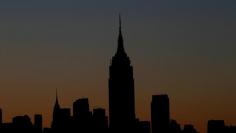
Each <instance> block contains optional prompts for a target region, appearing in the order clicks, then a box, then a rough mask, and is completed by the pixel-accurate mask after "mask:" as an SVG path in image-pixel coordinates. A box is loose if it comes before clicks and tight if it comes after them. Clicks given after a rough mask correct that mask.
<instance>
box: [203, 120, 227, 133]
mask: <svg viewBox="0 0 236 133" xmlns="http://www.w3.org/2000/svg"><path fill="white" fill-rule="evenodd" d="M207 132H208V133H225V122H224V120H209V121H208V124H207Z"/></svg>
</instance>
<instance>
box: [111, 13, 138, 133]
mask: <svg viewBox="0 0 236 133" xmlns="http://www.w3.org/2000/svg"><path fill="white" fill-rule="evenodd" d="M109 70H110V71H109V72H110V73H109V123H110V129H111V130H112V131H113V132H119V131H124V130H132V129H133V127H134V123H135V97H134V78H133V67H132V66H131V64H130V59H129V57H128V56H127V54H126V52H125V49H124V41H123V36H122V29H121V18H120V17H119V36H118V47H117V51H116V53H115V55H114V56H113V58H112V62H111V65H110V68H109Z"/></svg>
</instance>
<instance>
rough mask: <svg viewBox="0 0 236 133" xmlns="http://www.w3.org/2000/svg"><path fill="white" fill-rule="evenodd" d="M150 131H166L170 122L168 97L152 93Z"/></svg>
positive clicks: (159, 132)
mask: <svg viewBox="0 0 236 133" xmlns="http://www.w3.org/2000/svg"><path fill="white" fill-rule="evenodd" d="M151 123H152V133H167V132H168V130H169V124H170V111H169V98H168V96H167V95H153V96H152V102H151Z"/></svg>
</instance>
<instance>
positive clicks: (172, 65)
mask: <svg viewBox="0 0 236 133" xmlns="http://www.w3.org/2000/svg"><path fill="white" fill-rule="evenodd" d="M172 2H173V1H172ZM185 2H186V1H185ZM201 2H202V1H199V2H186V3H184V2H180V3H174V4H169V3H167V2H166V3H165V2H164V3H163V1H160V2H150V3H146V2H144V1H139V2H137V4H135V6H132V3H133V2H131V1H128V2H121V3H119V2H107V5H106V4H105V5H103V4H104V3H106V2H105V1H102V2H101V3H100V4H98V3H96V2H95V3H96V4H98V8H97V5H96V4H92V5H91V4H90V3H89V2H81V3H80V2H78V3H77V2H71V1H70V2H67V3H66V4H65V2H62V1H61V2H59V3H58V4H57V5H55V8H54V7H53V6H52V5H51V4H52V3H50V2H49V3H47V4H45V2H35V3H34V2H32V3H28V2H22V3H21V2H16V3H15V4H11V3H7V2H6V3H5V2H1V6H2V8H1V9H2V12H1V14H0V15H1V17H2V18H3V21H2V22H1V23H0V26H1V28H2V31H1V32H0V33H1V39H0V41H1V42H0V43H1V50H0V53H1V54H0V57H1V74H2V76H1V79H0V83H1V95H0V105H1V107H2V108H3V113H4V120H6V121H10V120H11V118H12V116H15V115H22V114H24V113H27V114H30V116H31V117H33V114H34V113H42V114H43V116H45V118H46V119H44V121H45V122H44V124H45V123H46V124H45V125H49V123H50V122H48V121H49V120H50V119H51V112H50V111H49V110H48V108H50V107H51V106H52V105H53V104H54V93H55V88H58V91H59V98H60V99H61V101H62V103H61V104H62V105H63V106H69V107H71V106H72V104H71V103H72V101H73V100H74V99H77V98H78V97H88V98H90V101H91V105H92V107H96V106H102V107H104V108H106V110H107V109H108V102H107V101H108V97H107V95H108V94H107V92H106V91H107V78H108V74H107V71H108V67H109V64H110V62H109V59H110V57H111V56H112V55H113V54H114V51H115V49H116V48H115V45H114V44H115V43H116V41H115V40H116V38H117V33H116V32H114V31H117V14H118V13H117V11H120V10H122V12H121V13H122V16H123V18H124V20H125V22H124V29H125V30H124V31H123V33H124V39H125V41H126V44H127V45H126V50H127V52H128V53H129V56H130V57H131V60H132V65H133V66H135V69H134V74H135V75H134V77H135V79H136V80H135V85H136V104H135V105H136V110H137V111H136V113H137V116H138V117H139V118H141V119H142V120H150V116H151V115H150V110H149V103H150V101H151V95H153V94H162V93H166V94H168V95H169V97H170V105H171V109H170V110H171V114H172V116H173V117H174V118H175V119H177V120H178V122H180V123H181V124H185V123H192V124H194V125H195V126H196V127H197V129H200V130H201V131H205V130H206V129H205V128H206V127H205V125H206V124H207V120H208V119H214V118H215V119H224V120H226V123H227V124H229V125H230V124H234V123H235V121H236V118H235V111H236V109H235V106H232V104H233V103H234V102H235V101H236V100H235V98H234V96H235V83H234V82H235V75H236V74H235V64H236V63H235V53H234V49H235V45H234V44H235V42H236V41H235V38H234V34H235V24H234V23H235V19H234V18H235V17H234V14H235V12H234V10H233V8H232V7H231V6H230V5H234V4H232V3H231V4H230V2H229V1H226V2H219V1H216V2H215V4H213V5H209V4H208V3H210V2H212V1H211V0H208V1H207V2H206V3H205V4H203V6H201V5H200V4H201ZM72 3H73V4H74V5H76V6H78V7H76V6H72ZM44 4H45V5H44ZM63 4H65V6H62V5H63ZM185 4H186V5H185ZM190 4H193V5H194V6H189V5H190ZM116 5H118V6H116ZM142 5H145V7H144V6H142ZM3 6H4V7H3ZM82 6H85V7H90V8H89V9H85V8H81V7H82ZM167 6H168V8H167ZM32 7H34V8H32ZM49 7H53V8H49ZM69 7H72V8H71V10H69ZM120 7H121V8H120ZM149 7H150V8H149ZM157 7H162V8H157ZM196 7H197V8H198V7H199V10H198V9H197V8H196ZM119 8H120V9H119ZM226 8H227V10H226ZM77 9H78V10H77ZM208 9H209V10H208ZM74 10H75V11H74ZM176 10H177V11H176ZM87 11H89V12H87ZM175 11H176V12H175ZM188 11H190V12H188ZM104 12H107V13H105V14H104ZM188 13H189V14H188ZM219 97H220V99H219ZM20 103H21V104H20ZM32 103H36V105H37V106H34V105H33V104H32ZM19 105H21V106H22V107H19ZM199 108H201V110H198V109H199ZM37 111H38V112H37Z"/></svg>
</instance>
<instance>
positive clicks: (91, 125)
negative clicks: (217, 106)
mask: <svg viewBox="0 0 236 133" xmlns="http://www.w3.org/2000/svg"><path fill="white" fill-rule="evenodd" d="M109 76H110V77H109V80H108V86H109V87H108V88H109V117H107V116H106V110H105V109H103V108H95V109H93V111H92V112H91V111H90V105H89V100H88V98H80V99H78V100H76V101H75V102H74V103H73V111H72V112H73V114H71V109H70V108H63V107H61V106H60V103H59V99H58V93H57V90H56V99H55V104H54V107H53V111H52V113H53V115H52V116H53V117H52V123H51V127H50V128H44V127H43V117H42V115H41V114H35V116H34V123H32V122H31V119H30V117H29V116H28V115H23V116H15V117H13V119H12V123H4V122H3V120H2V109H0V132H3V133H8V132H25V133H34V132H35V133H41V132H43V133H66V132H69V133H70V132H71V133H73V132H83V133H92V132H104V133H107V132H108V133H119V132H137V133H150V132H151V133H198V131H197V129H195V127H194V126H193V125H191V124H186V125H184V127H183V128H181V126H180V125H179V124H178V123H177V121H176V120H174V119H173V118H172V117H171V116H170V107H169V106H170V104H169V97H168V95H165V94H160V95H156V94H154V95H153V96H152V102H151V104H150V108H151V121H140V119H139V118H137V117H136V115H135V87H134V86H135V85H134V78H133V67H132V66H131V63H130V59H129V57H128V56H127V54H126V52H125V48H124V40H123V36H122V27H121V18H120V16H119V35H118V46H117V51H116V53H115V56H113V58H112V60H111V65H110V69H109ZM108 118H109V121H108ZM108 123H109V124H108ZM207 126H208V133H216V132H217V133H218V132H222V133H234V132H235V131H236V126H233V125H231V126H226V125H225V123H224V120H209V121H208V125H207Z"/></svg>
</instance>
